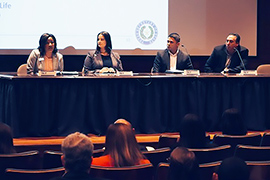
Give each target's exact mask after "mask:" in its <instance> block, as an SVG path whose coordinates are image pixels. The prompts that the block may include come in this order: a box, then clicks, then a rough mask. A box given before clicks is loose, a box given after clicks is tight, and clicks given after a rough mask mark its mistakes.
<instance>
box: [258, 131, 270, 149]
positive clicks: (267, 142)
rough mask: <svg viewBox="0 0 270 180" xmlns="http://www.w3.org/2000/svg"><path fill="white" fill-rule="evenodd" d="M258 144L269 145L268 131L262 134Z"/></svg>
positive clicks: (269, 135) (269, 136)
mask: <svg viewBox="0 0 270 180" xmlns="http://www.w3.org/2000/svg"><path fill="white" fill-rule="evenodd" d="M260 146H270V133H269V132H266V133H264V134H263V136H262V140H261V144H260Z"/></svg>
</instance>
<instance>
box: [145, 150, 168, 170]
mask: <svg viewBox="0 0 270 180" xmlns="http://www.w3.org/2000/svg"><path fill="white" fill-rule="evenodd" d="M142 153H143V155H144V156H145V157H146V158H147V159H148V160H149V161H150V162H151V163H152V164H153V166H154V167H157V166H158V164H159V163H161V162H167V159H168V158H169V157H170V154H171V149H170V148H159V149H155V150H153V151H143V152H142Z"/></svg>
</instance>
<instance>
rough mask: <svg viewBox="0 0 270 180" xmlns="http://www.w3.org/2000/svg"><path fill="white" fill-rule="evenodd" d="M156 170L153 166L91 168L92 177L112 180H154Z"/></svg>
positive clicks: (93, 166)
mask: <svg viewBox="0 0 270 180" xmlns="http://www.w3.org/2000/svg"><path fill="white" fill-rule="evenodd" d="M153 173H154V168H153V165H152V164H143V165H137V166H129V167H103V166H95V165H92V166H91V170H90V176H91V177H96V178H105V179H111V180H127V179H128V180H153V178H154V176H153Z"/></svg>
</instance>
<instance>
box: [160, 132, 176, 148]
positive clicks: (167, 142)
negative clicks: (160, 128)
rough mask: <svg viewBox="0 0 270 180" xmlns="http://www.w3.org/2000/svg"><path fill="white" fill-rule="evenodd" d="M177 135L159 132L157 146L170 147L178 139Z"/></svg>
mask: <svg viewBox="0 0 270 180" xmlns="http://www.w3.org/2000/svg"><path fill="white" fill-rule="evenodd" d="M179 137H180V136H179V135H167V134H161V135H160V136H159V140H158V148H164V147H172V146H173V145H174V144H176V142H177V141H178V139H179Z"/></svg>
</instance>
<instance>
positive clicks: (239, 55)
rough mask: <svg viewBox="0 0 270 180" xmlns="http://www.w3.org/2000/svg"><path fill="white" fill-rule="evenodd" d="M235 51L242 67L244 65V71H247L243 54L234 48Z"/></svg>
mask: <svg viewBox="0 0 270 180" xmlns="http://www.w3.org/2000/svg"><path fill="white" fill-rule="evenodd" d="M233 49H234V50H235V51H236V52H237V55H238V57H239V59H240V61H241V63H242V65H243V67H244V70H246V67H245V64H244V61H243V59H242V57H241V54H240V53H239V51H238V49H237V48H233Z"/></svg>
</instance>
